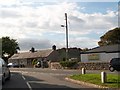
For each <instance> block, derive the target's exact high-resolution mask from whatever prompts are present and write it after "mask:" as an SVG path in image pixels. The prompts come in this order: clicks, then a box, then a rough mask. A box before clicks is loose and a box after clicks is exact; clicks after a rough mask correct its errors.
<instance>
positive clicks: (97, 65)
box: [50, 62, 109, 70]
mask: <svg viewBox="0 0 120 90" xmlns="http://www.w3.org/2000/svg"><path fill="white" fill-rule="evenodd" d="M50 68H51V69H62V68H63V67H62V66H61V65H60V64H59V63H58V62H54V63H51V65H50ZM82 68H85V69H86V70H108V69H109V63H108V62H88V63H82V62H79V63H78V64H76V65H75V66H73V67H71V68H67V69H82Z"/></svg>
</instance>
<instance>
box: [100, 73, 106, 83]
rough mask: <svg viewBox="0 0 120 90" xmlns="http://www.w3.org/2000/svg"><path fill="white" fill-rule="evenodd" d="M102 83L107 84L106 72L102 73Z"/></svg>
mask: <svg viewBox="0 0 120 90" xmlns="http://www.w3.org/2000/svg"><path fill="white" fill-rule="evenodd" d="M101 82H102V83H106V82H107V74H106V72H101Z"/></svg>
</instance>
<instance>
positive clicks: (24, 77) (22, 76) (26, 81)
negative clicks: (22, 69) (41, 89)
mask: <svg viewBox="0 0 120 90" xmlns="http://www.w3.org/2000/svg"><path fill="white" fill-rule="evenodd" d="M22 78H23V79H24V80H26V78H25V77H24V76H23V75H22ZM26 84H27V86H28V88H29V89H30V90H32V87H31V86H30V84H29V82H28V81H26Z"/></svg>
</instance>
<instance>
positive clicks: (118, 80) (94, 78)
mask: <svg viewBox="0 0 120 90" xmlns="http://www.w3.org/2000/svg"><path fill="white" fill-rule="evenodd" d="M69 78H71V79H75V80H79V81H84V82H88V83H92V84H96V85H101V86H106V87H110V88H120V76H119V75H114V74H107V82H106V83H104V84H103V83H101V75H100V74H84V75H82V74H80V75H72V76H70V77H69Z"/></svg>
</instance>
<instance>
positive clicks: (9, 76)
mask: <svg viewBox="0 0 120 90" xmlns="http://www.w3.org/2000/svg"><path fill="white" fill-rule="evenodd" d="M10 78H11V74H10V72H9V75H8V77H7V80H10Z"/></svg>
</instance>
